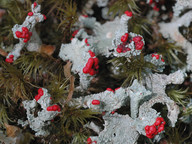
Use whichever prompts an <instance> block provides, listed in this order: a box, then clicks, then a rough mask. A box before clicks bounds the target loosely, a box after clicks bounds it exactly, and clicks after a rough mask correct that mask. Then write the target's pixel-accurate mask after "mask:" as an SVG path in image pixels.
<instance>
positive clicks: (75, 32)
mask: <svg viewBox="0 0 192 144" xmlns="http://www.w3.org/2000/svg"><path fill="white" fill-rule="evenodd" d="M78 32H79V30H75V31H74V32H73V33H72V38H71V40H72V39H73V38H74V37H75V36H76V34H77V33H78Z"/></svg>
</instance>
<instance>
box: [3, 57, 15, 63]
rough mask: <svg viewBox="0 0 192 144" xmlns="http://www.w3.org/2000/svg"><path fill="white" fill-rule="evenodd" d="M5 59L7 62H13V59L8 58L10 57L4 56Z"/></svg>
mask: <svg viewBox="0 0 192 144" xmlns="http://www.w3.org/2000/svg"><path fill="white" fill-rule="evenodd" d="M5 61H6V62H7V63H13V60H12V59H10V58H6V59H5Z"/></svg>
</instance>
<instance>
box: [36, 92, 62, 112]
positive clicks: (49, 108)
mask: <svg viewBox="0 0 192 144" xmlns="http://www.w3.org/2000/svg"><path fill="white" fill-rule="evenodd" d="M43 94H44V92H43V89H42V88H40V89H38V94H37V95H36V96H35V100H36V101H38V100H39V99H40V98H41V97H42V96H43ZM50 99H51V97H50ZM47 111H58V112H60V111H61V108H60V107H59V106H58V105H53V106H49V107H47Z"/></svg>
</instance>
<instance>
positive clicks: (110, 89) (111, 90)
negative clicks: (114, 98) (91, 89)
mask: <svg viewBox="0 0 192 144" xmlns="http://www.w3.org/2000/svg"><path fill="white" fill-rule="evenodd" d="M118 89H120V87H118V88H116V89H115V90H113V89H112V88H107V89H106V90H107V91H110V92H113V93H114V92H115V91H116V90H118Z"/></svg>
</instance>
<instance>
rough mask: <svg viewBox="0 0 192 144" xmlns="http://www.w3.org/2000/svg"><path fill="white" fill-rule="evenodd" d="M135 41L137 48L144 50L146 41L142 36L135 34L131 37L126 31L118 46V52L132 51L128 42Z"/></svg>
mask: <svg viewBox="0 0 192 144" xmlns="http://www.w3.org/2000/svg"><path fill="white" fill-rule="evenodd" d="M132 41H134V44H135V49H136V50H142V48H143V46H144V43H143V41H142V37H141V36H135V37H133V39H132V40H131V39H129V34H128V33H125V34H124V35H122V36H121V42H122V43H121V44H120V45H118V46H117V49H116V51H117V52H118V53H125V52H127V51H130V50H131V49H130V48H129V47H128V44H129V43H131V42H132Z"/></svg>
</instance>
